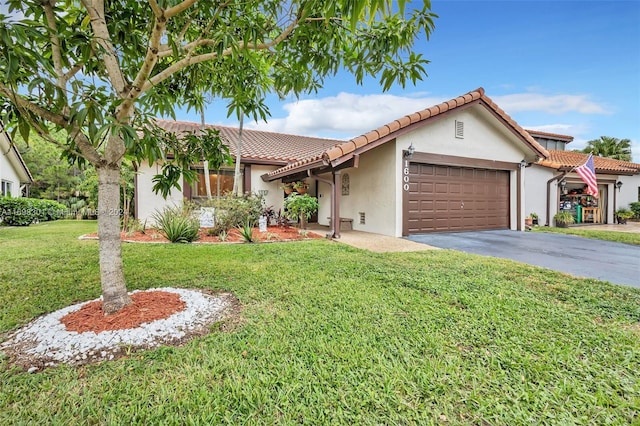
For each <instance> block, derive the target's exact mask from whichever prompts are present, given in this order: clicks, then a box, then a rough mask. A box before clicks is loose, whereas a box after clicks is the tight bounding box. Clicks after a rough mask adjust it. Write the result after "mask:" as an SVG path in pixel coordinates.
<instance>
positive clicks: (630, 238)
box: [533, 225, 640, 245]
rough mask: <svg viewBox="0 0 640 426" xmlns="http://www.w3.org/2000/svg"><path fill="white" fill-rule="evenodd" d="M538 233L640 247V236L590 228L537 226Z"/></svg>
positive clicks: (535, 229) (535, 228)
mask: <svg viewBox="0 0 640 426" xmlns="http://www.w3.org/2000/svg"><path fill="white" fill-rule="evenodd" d="M620 226H624V225H620ZM533 230H534V231H536V232H555V233H556V234H567V235H578V236H580V237H585V238H591V239H594V240H605V241H614V242H616V243H626V244H635V245H640V234H639V233H633V232H623V231H597V230H595V229H588V228H584V227H583V228H577V227H576V228H556V227H553V226H536V227H534V228H533Z"/></svg>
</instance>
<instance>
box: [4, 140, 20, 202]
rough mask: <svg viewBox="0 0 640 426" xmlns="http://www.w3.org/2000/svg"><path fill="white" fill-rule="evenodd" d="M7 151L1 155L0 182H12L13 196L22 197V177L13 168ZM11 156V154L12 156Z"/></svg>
mask: <svg viewBox="0 0 640 426" xmlns="http://www.w3.org/2000/svg"><path fill="white" fill-rule="evenodd" d="M5 152H6V151H2V152H1V153H0V180H4V181H7V182H11V196H12V197H20V196H21V193H20V177H19V176H18V174H17V173H16V171H15V169H14V168H13V164H11V162H10V161H9V158H7V155H5ZM9 155H11V152H10V154H9Z"/></svg>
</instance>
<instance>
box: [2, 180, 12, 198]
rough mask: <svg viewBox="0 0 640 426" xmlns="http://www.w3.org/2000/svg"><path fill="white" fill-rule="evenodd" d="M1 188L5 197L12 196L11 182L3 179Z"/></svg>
mask: <svg viewBox="0 0 640 426" xmlns="http://www.w3.org/2000/svg"><path fill="white" fill-rule="evenodd" d="M1 189H2V196H3V197H11V182H9V181H7V180H3V181H2V188H1Z"/></svg>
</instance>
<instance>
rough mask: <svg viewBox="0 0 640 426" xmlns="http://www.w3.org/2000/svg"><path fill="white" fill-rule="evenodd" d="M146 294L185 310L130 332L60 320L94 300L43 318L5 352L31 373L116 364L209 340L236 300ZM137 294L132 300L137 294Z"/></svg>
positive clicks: (0, 347) (15, 336)
mask: <svg viewBox="0 0 640 426" xmlns="http://www.w3.org/2000/svg"><path fill="white" fill-rule="evenodd" d="M145 291H166V292H170V293H175V294H178V295H179V296H180V299H182V301H183V302H185V304H186V307H185V309H184V310H182V311H180V312H176V313H175V314H173V315H171V316H170V317H168V318H165V319H162V320H157V321H153V322H150V323H143V324H140V326H139V327H136V328H132V329H126V330H113V331H103V332H100V333H95V332H93V331H88V332H83V333H78V332H75V331H67V330H66V329H65V325H64V324H62V323H61V322H60V319H61V318H63V317H64V316H65V315H67V314H69V313H71V312H75V311H77V310H79V309H80V308H82V306H84V305H85V304H87V303H90V302H94V301H100V300H101V299H95V300H92V301H90V302H83V303H79V304H77V305H73V306H69V307H66V308H63V309H60V310H58V311H55V312H52V313H50V314H47V315H44V316H42V317H40V318H37V319H35V320H34V321H32V322H30V323H28V324H27V325H25V326H24V327H22V328H21V329H19V330H17V331H16V332H14V333H12V334H10V335H9V338H8V340H6V341H5V342H3V343H2V344H0V351H3V352H6V353H7V354H8V355H9V356H13V357H14V358H16V363H17V364H19V365H21V366H23V367H25V368H26V369H27V370H28V371H29V372H35V371H37V370H39V369H40V368H42V367H50V366H54V365H57V364H60V363H65V364H76V365H78V364H86V363H89V362H96V361H101V360H111V359H114V358H115V357H117V356H118V355H120V354H121V353H123V352H125V351H131V350H132V349H133V350H136V349H149V348H154V347H157V346H160V345H162V344H167V343H174V344H175V343H176V342H182V341H184V340H186V338H188V337H190V336H193V335H200V334H204V333H206V332H207V331H208V328H209V326H210V325H211V324H213V323H215V322H216V321H219V320H221V319H222V318H224V316H225V315H224V313H225V312H224V311H225V309H226V308H229V307H230V306H231V305H232V303H231V295H229V294H221V295H216V296H212V295H208V294H205V293H202V292H200V291H196V290H186V289H179V288H168V287H167V288H153V289H149V290H145ZM137 292H138V291H133V292H131V293H130V294H133V293H137Z"/></svg>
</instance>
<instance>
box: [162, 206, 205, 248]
mask: <svg viewBox="0 0 640 426" xmlns="http://www.w3.org/2000/svg"><path fill="white" fill-rule="evenodd" d="M153 219H154V221H155V222H156V226H157V227H158V230H159V231H160V233H161V234H163V235H164V236H165V237H166V238H167V239H168V240H169V241H171V242H172V243H190V242H193V241H195V240H196V239H197V238H198V231H199V230H200V221H199V220H198V218H196V217H194V215H193V211H192V210H191V209H190V208H182V207H167V208H165V209H164V210H163V211H162V212H159V213H156V214H154V215H153Z"/></svg>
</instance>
